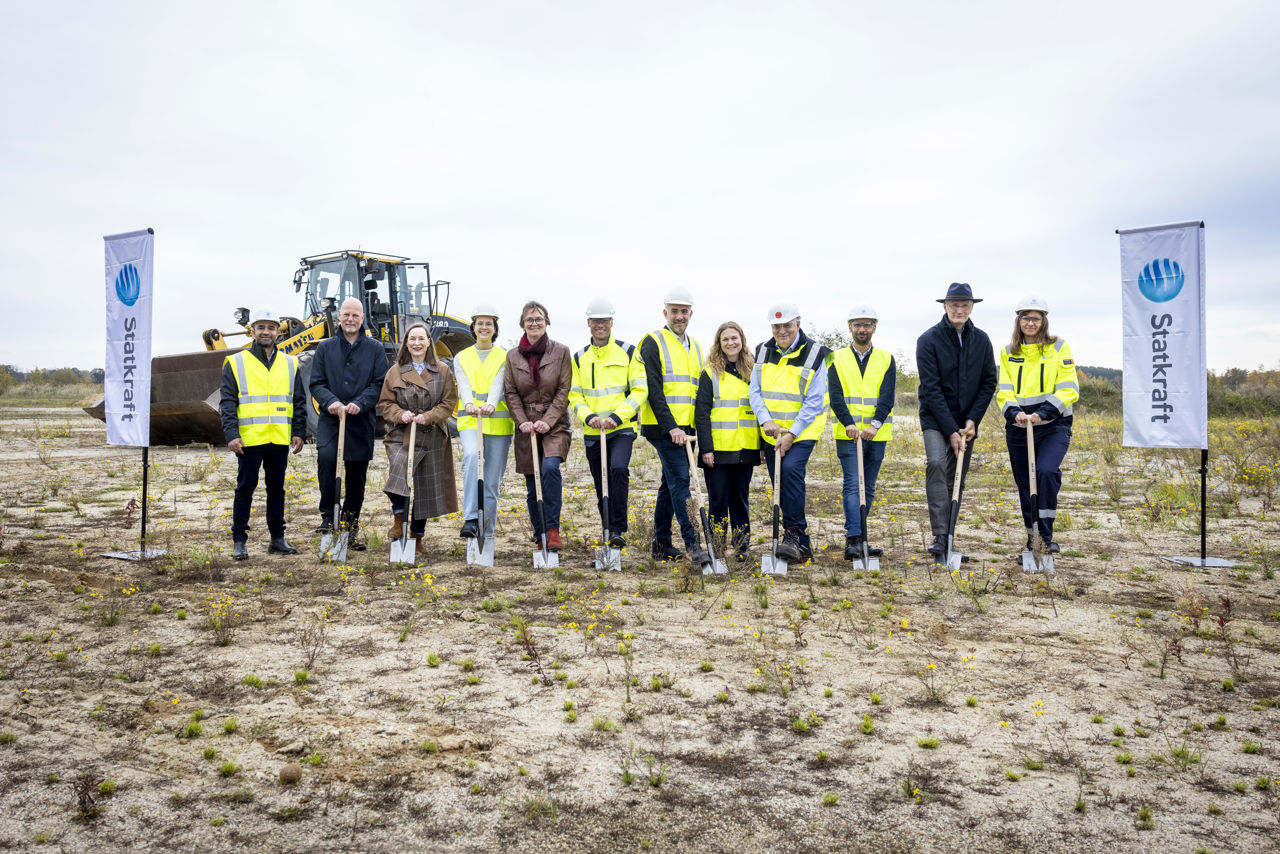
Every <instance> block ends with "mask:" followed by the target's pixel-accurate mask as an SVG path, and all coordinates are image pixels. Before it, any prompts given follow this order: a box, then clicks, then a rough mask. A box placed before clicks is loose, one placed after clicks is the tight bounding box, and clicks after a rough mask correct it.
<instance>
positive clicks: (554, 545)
mask: <svg viewBox="0 0 1280 854" xmlns="http://www.w3.org/2000/svg"><path fill="white" fill-rule="evenodd" d="M562 548H564V543H563V542H561V541H560V529H559V528H547V551H549V552H558V551H560V549H562Z"/></svg>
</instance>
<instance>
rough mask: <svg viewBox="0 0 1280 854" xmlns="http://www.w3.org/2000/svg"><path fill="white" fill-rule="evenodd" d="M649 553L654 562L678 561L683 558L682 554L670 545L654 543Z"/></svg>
mask: <svg viewBox="0 0 1280 854" xmlns="http://www.w3.org/2000/svg"><path fill="white" fill-rule="evenodd" d="M649 553H650V554H651V555H653V559H654V560H661V561H668V560H680V559H681V558H683V557H684V552H682V551H680V550H679V549H678V548H676V547H675V546H673V545H672V544H671V543H654V544H653V546H652V548H651V549H650V551H649Z"/></svg>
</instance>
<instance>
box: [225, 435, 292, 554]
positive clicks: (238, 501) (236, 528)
mask: <svg viewBox="0 0 1280 854" xmlns="http://www.w3.org/2000/svg"><path fill="white" fill-rule="evenodd" d="M236 460H237V462H238V465H239V468H238V469H237V471H236V497H235V501H234V502H233V503H232V505H231V539H233V540H237V541H240V542H244V541H245V540H247V539H249V508H250V507H252V506H253V491H254V490H255V489H257V488H258V470H259V469H262V470H263V472H264V473H265V476H266V482H267V483H266V486H267V530H268V531H270V532H271V536H272V537H283V536H284V472H285V469H286V468H287V467H288V463H289V446H288V445H245V446H244V453H243V454H240V455H239V456H238V457H236Z"/></svg>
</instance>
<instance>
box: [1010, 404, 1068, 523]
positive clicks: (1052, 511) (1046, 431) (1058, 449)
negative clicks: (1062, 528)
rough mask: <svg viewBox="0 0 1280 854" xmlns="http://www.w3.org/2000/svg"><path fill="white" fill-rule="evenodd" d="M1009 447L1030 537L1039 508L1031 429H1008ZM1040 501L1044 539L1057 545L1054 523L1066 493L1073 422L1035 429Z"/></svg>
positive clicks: (1054, 422)
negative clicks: (1033, 496)
mask: <svg viewBox="0 0 1280 854" xmlns="http://www.w3.org/2000/svg"><path fill="white" fill-rule="evenodd" d="M1004 438H1005V443H1006V444H1008V446H1009V467H1010V468H1011V469H1013V480H1014V482H1015V483H1017V484H1018V501H1019V503H1020V504H1021V505H1022V522H1023V524H1024V525H1025V526H1026V529H1027V532H1028V534H1030V532H1031V526H1032V525H1034V524H1035V520H1036V517H1035V513H1036V507H1035V505H1034V504H1032V503H1031V478H1030V475H1031V472H1030V471H1029V470H1028V468H1027V428H1026V427H1014V426H1006V427H1005V432H1004ZM1033 441H1034V442H1035V446H1036V499H1037V502H1038V503H1039V505H1040V538H1041V539H1043V540H1044V541H1045V542H1047V543H1051V542H1053V520H1054V517H1056V516H1057V515H1058V491H1059V490H1060V489H1062V472H1061V470H1060V467H1061V465H1062V458H1063V457H1065V456H1066V455H1067V448H1068V446H1070V444H1071V421H1070V420H1069V419H1067V420H1063V421H1053V422H1051V423H1049V424H1044V425H1042V426H1040V427H1036V428H1035V438H1034V440H1033Z"/></svg>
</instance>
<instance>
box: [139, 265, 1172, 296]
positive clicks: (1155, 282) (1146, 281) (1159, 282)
mask: <svg viewBox="0 0 1280 854" xmlns="http://www.w3.org/2000/svg"><path fill="white" fill-rule="evenodd" d="M1186 280H1187V277H1186V275H1185V274H1184V273H1183V272H1182V266H1181V265H1180V264H1178V262H1177V261H1172V260H1170V259H1168V258H1156V259H1155V260H1153V261H1151V262H1150V263H1148V264H1147V266H1145V267H1143V268H1142V275H1140V276H1138V290H1140V291H1142V295H1143V296H1144V297H1146V298H1147V299H1149V300H1151V301H1152V302H1168V301H1169V300H1171V299H1173V298H1174V297H1176V296H1177V295H1178V294H1179V293H1181V291H1182V286H1183V284H1184V283H1185V282H1186ZM117 287H119V285H118V284H117Z"/></svg>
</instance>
